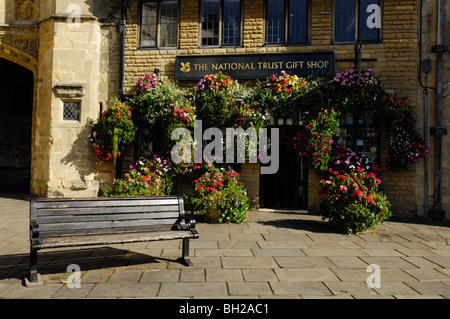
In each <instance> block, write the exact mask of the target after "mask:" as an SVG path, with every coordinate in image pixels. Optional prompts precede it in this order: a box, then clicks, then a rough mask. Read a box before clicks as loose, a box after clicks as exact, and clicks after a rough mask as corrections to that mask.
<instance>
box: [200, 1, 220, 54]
mask: <svg viewBox="0 0 450 319" xmlns="http://www.w3.org/2000/svg"><path fill="white" fill-rule="evenodd" d="M219 13H220V0H202V45H205V46H208V45H219Z"/></svg>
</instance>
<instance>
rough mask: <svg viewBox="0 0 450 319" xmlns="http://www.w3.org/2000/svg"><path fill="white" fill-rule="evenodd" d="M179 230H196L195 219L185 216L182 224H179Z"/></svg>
mask: <svg viewBox="0 0 450 319" xmlns="http://www.w3.org/2000/svg"><path fill="white" fill-rule="evenodd" d="M178 228H179V229H182V230H189V229H194V228H195V219H194V217H188V216H183V217H181V219H180V223H179V224H178Z"/></svg>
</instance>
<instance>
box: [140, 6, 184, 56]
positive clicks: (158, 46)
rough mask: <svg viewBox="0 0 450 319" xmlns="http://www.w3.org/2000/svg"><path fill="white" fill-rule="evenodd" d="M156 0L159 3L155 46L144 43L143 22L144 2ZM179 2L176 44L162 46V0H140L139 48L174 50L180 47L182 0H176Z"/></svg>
mask: <svg viewBox="0 0 450 319" xmlns="http://www.w3.org/2000/svg"><path fill="white" fill-rule="evenodd" d="M150 2H156V3H157V5H158V8H157V15H156V19H157V22H156V44H155V45H154V46H148V45H142V25H143V24H142V23H143V13H144V4H145V3H150ZM176 2H177V10H178V17H177V27H176V29H177V36H176V46H161V7H162V6H161V0H140V1H139V12H140V14H139V48H140V49H148V50H173V49H178V48H179V45H180V8H181V7H180V0H176Z"/></svg>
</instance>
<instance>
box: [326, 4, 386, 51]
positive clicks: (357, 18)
mask: <svg viewBox="0 0 450 319" xmlns="http://www.w3.org/2000/svg"><path fill="white" fill-rule="evenodd" d="M377 1H378V6H379V7H380V8H381V13H380V14H381V16H380V19H381V25H383V3H384V2H383V1H382V0H377ZM360 4H361V0H355V34H354V40H352V41H340V42H339V41H336V0H334V1H333V12H332V33H333V37H332V40H331V42H332V44H338V45H339V44H356V43H369V44H370V43H382V42H383V38H382V35H383V32H382V31H383V28H382V27H381V28H379V29H378V30H377V39H376V40H361V35H360V16H361V11H360V10H361V5H360Z"/></svg>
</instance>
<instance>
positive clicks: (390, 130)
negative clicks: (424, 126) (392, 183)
mask: <svg viewBox="0 0 450 319" xmlns="http://www.w3.org/2000/svg"><path fill="white" fill-rule="evenodd" d="M382 101H383V103H384V104H383V105H384V108H383V117H382V120H383V121H382V122H384V123H386V124H385V125H384V129H385V131H386V145H387V148H388V159H387V165H388V168H389V169H390V170H392V171H401V170H407V169H408V168H409V167H410V166H411V164H413V163H415V162H417V161H419V160H420V159H422V158H423V157H424V156H425V155H426V154H427V153H428V149H427V147H426V144H425V140H424V139H423V138H422V137H421V136H420V135H419V134H418V133H417V130H416V127H417V125H416V124H417V120H416V113H415V109H414V105H413V104H412V103H411V100H410V99H409V98H400V97H397V96H396V95H387V96H384V97H383V99H382Z"/></svg>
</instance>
